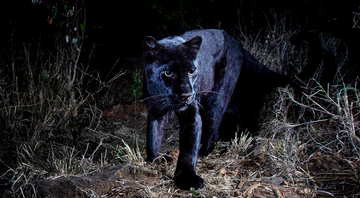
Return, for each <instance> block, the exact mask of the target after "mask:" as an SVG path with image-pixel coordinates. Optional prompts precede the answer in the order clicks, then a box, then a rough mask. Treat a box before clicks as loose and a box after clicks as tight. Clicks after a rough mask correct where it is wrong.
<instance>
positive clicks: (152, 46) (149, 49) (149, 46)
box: [143, 36, 160, 56]
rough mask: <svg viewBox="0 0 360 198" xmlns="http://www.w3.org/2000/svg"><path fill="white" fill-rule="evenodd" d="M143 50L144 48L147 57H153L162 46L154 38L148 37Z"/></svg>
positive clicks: (145, 39)
mask: <svg viewBox="0 0 360 198" xmlns="http://www.w3.org/2000/svg"><path fill="white" fill-rule="evenodd" d="M143 48H144V52H145V53H146V54H147V55H150V56H153V55H154V54H155V53H156V51H157V50H158V49H159V48H160V44H159V43H158V42H157V41H156V39H155V38H154V37H151V36H147V37H146V38H144V41H143Z"/></svg>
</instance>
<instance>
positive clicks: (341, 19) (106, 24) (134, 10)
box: [0, 0, 360, 73]
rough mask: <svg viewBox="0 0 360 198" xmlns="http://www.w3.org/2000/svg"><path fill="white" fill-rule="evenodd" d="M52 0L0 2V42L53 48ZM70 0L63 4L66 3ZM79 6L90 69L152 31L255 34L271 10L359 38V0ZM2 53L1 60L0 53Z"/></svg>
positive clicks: (303, 27)
mask: <svg viewBox="0 0 360 198" xmlns="http://www.w3.org/2000/svg"><path fill="white" fill-rule="evenodd" d="M56 2H57V1H44V3H40V4H39V3H37V4H33V3H32V2H31V0H21V1H5V2H3V3H2V5H1V17H0V18H1V19H0V20H1V26H2V27H1V32H2V33H1V34H2V36H1V41H0V45H1V47H3V48H4V47H8V45H14V43H15V44H16V43H17V42H19V43H21V42H23V41H26V40H35V41H36V40H39V39H42V40H45V41H46V42H45V43H46V44H47V47H48V49H49V50H54V48H53V45H52V44H53V43H54V42H55V40H54V39H55V38H54V28H53V26H54V25H49V16H51V14H52V13H51V12H52V11H51V9H48V7H46V6H45V5H48V6H49V5H51V4H53V3H56ZM60 2H63V1H60ZM72 2H73V1H68V2H67V3H68V4H69V5H71V3H72ZM85 5H86V30H85V31H86V40H85V41H84V44H85V46H84V48H83V50H84V56H86V55H87V54H86V51H90V49H91V48H92V47H95V48H94V49H95V55H94V57H93V58H92V59H91V60H90V61H91V62H90V65H91V67H93V68H95V69H98V68H101V69H102V70H104V71H103V73H107V71H105V70H110V68H111V67H112V66H113V65H114V63H115V62H116V60H117V59H119V62H118V64H117V65H118V67H121V65H122V63H123V61H124V60H125V59H127V58H129V57H131V58H139V57H140V56H141V44H142V39H143V38H144V37H145V36H148V35H152V36H154V37H155V38H157V39H160V38H163V37H167V36H171V35H179V34H181V33H183V32H184V31H187V30H190V29H196V28H221V29H225V30H226V31H227V32H228V33H230V34H232V35H234V36H235V37H240V36H241V34H240V30H239V28H238V27H239V25H240V26H241V31H242V32H243V33H244V34H245V35H251V34H257V33H259V32H261V31H262V30H263V29H266V28H267V27H268V21H272V20H273V16H274V14H275V15H276V16H277V17H278V18H281V17H285V18H286V23H287V25H288V26H289V27H292V28H297V29H298V30H299V31H301V32H306V31H311V30H319V31H326V32H331V33H332V34H334V35H335V36H336V37H338V38H341V39H343V41H344V42H347V43H348V46H349V49H352V50H353V49H357V44H358V43H357V40H358V38H359V33H358V32H359V31H358V29H354V28H352V26H353V25H354V23H353V17H354V14H353V12H359V6H360V2H357V1H348V0H346V1H335V0H326V1H325V0H311V1H309V0H293V1H288V0H271V1H269V0H255V1H254V0H198V1H193V0H177V1H167V0H152V1H126V2H125V1H121V2H120V1H106V2H100V1H85ZM50 7H51V6H50ZM238 13H239V15H238ZM239 35H240V36H239ZM9 39H12V42H9ZM355 40H356V42H355ZM5 51H6V50H5ZM2 58H5V59H6V57H4V55H3V57H2ZM84 60H85V59H84ZM118 69H120V68H118Z"/></svg>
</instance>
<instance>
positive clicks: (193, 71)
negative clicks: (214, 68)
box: [188, 68, 196, 76]
mask: <svg viewBox="0 0 360 198" xmlns="http://www.w3.org/2000/svg"><path fill="white" fill-rule="evenodd" d="M188 73H189V76H192V75H195V74H196V69H195V68H192V69H190V70H189V72H188Z"/></svg>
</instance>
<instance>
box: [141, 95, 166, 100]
mask: <svg viewBox="0 0 360 198" xmlns="http://www.w3.org/2000/svg"><path fill="white" fill-rule="evenodd" d="M156 97H167V94H155V95H151V96H148V97H146V98H144V100H148V99H152V98H156Z"/></svg>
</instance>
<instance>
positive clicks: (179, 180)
mask: <svg viewBox="0 0 360 198" xmlns="http://www.w3.org/2000/svg"><path fill="white" fill-rule="evenodd" d="M174 181H175V185H176V186H177V187H179V188H181V189H184V190H189V189H190V188H195V189H200V188H204V180H203V179H202V178H201V177H199V176H197V175H189V174H181V175H179V176H177V177H175V178H174Z"/></svg>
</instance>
